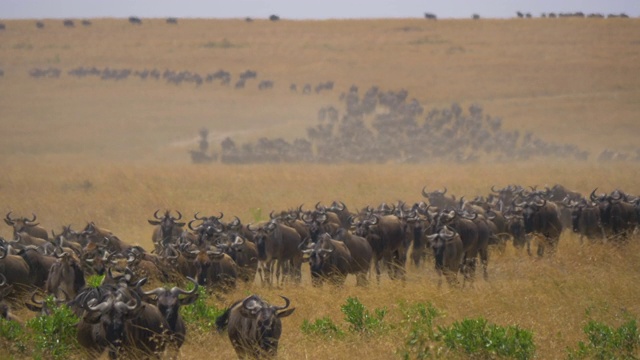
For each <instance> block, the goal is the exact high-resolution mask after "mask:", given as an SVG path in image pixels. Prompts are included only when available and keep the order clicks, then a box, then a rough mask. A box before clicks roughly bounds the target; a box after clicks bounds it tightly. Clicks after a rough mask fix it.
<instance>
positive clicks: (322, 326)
mask: <svg viewBox="0 0 640 360" xmlns="http://www.w3.org/2000/svg"><path fill="white" fill-rule="evenodd" d="M302 332H303V333H304V334H306V335H319V336H323V337H325V338H327V339H341V338H343V337H344V331H342V330H341V329H340V328H339V327H338V325H336V324H334V323H333V321H332V320H331V318H329V317H328V316H325V317H323V318H320V319H316V321H315V322H313V323H312V322H310V321H309V320H307V319H305V320H304V321H303V322H302Z"/></svg>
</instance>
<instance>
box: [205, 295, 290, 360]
mask: <svg viewBox="0 0 640 360" xmlns="http://www.w3.org/2000/svg"><path fill="white" fill-rule="evenodd" d="M281 297H282V298H283V299H284V300H285V305H284V306H273V305H270V304H268V303H266V302H265V301H264V300H262V299H260V298H259V297H258V296H257V295H251V296H249V297H247V298H245V299H243V300H240V301H237V302H235V303H234V304H233V305H231V307H229V308H228V309H227V310H226V311H225V312H224V313H223V314H222V315H220V317H218V318H217V319H216V326H217V328H218V331H223V330H224V329H225V328H228V334H229V340H231V345H233V348H234V349H235V351H236V354H237V355H238V357H239V358H241V359H244V358H253V359H261V358H265V357H275V356H276V355H277V353H278V344H279V342H280V336H281V335H282V321H281V320H280V319H281V318H283V317H287V316H289V315H291V314H292V313H293V311H294V310H295V308H291V309H287V308H288V307H289V304H290V302H289V299H287V298H286V297H284V296H281Z"/></svg>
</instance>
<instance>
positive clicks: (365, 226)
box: [349, 215, 380, 238]
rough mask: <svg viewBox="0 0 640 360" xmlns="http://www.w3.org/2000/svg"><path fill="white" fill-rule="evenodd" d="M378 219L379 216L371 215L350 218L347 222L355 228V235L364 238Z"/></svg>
mask: <svg viewBox="0 0 640 360" xmlns="http://www.w3.org/2000/svg"><path fill="white" fill-rule="evenodd" d="M379 221H380V218H379V217H378V216H375V215H371V216H368V217H367V218H365V219H361V220H356V219H354V218H351V219H350V220H349V223H350V224H351V226H352V227H353V228H354V229H355V234H356V235H358V236H360V237H363V238H366V237H367V236H368V235H369V234H370V233H371V230H372V227H374V226H376V225H377V224H378V222H379Z"/></svg>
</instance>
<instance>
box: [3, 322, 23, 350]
mask: <svg viewBox="0 0 640 360" xmlns="http://www.w3.org/2000/svg"><path fill="white" fill-rule="evenodd" d="M0 340H3V341H0V344H4V345H3V346H5V347H7V348H9V349H10V350H12V351H18V352H21V353H24V352H25V351H26V349H27V345H26V343H25V342H26V341H27V338H26V334H25V332H24V329H23V328H22V326H20V324H19V323H17V322H15V321H9V320H6V319H4V318H1V317H0Z"/></svg>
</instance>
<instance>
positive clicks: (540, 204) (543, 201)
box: [534, 199, 547, 207]
mask: <svg viewBox="0 0 640 360" xmlns="http://www.w3.org/2000/svg"><path fill="white" fill-rule="evenodd" d="M546 204H547V199H542V202H538V201H536V202H535V203H534V205H535V206H536V207H543V206H545V205H546Z"/></svg>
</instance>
